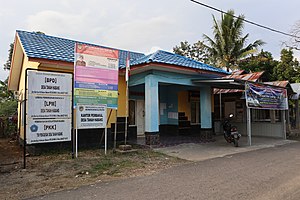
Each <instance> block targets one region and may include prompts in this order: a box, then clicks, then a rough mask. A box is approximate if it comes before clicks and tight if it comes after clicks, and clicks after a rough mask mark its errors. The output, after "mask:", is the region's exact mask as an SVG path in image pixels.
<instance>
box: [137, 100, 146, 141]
mask: <svg viewBox="0 0 300 200" xmlns="http://www.w3.org/2000/svg"><path fill="white" fill-rule="evenodd" d="M136 123H137V135H144V133H145V101H144V100H137V101H136Z"/></svg>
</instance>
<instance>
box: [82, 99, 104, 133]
mask: <svg viewBox="0 0 300 200" xmlns="http://www.w3.org/2000/svg"><path fill="white" fill-rule="evenodd" d="M76 113H77V117H76V119H77V128H78V129H89V128H105V127H106V105H81V104H78V105H77V110H76Z"/></svg>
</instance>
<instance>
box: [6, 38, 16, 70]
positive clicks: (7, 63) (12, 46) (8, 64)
mask: <svg viewBox="0 0 300 200" xmlns="http://www.w3.org/2000/svg"><path fill="white" fill-rule="evenodd" d="M13 51H14V43H10V45H9V50H8V58H7V61H6V63H5V64H4V65H3V66H4V69H5V70H10V67H11V59H12V54H13Z"/></svg>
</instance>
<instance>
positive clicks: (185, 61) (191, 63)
mask: <svg viewBox="0 0 300 200" xmlns="http://www.w3.org/2000/svg"><path fill="white" fill-rule="evenodd" d="M147 63H163V64H169V65H177V66H183V67H189V68H194V69H201V70H206V71H212V72H218V73H224V74H229V73H228V72H226V71H224V70H223V69H220V68H217V67H213V66H210V65H207V64H204V63H202V62H199V61H196V60H193V59H190V58H187V57H184V56H181V55H178V54H174V53H170V52H167V51H162V50H158V51H156V52H155V53H152V54H150V55H147V56H144V57H141V58H138V59H137V60H135V61H133V62H132V63H131V65H139V64H147Z"/></svg>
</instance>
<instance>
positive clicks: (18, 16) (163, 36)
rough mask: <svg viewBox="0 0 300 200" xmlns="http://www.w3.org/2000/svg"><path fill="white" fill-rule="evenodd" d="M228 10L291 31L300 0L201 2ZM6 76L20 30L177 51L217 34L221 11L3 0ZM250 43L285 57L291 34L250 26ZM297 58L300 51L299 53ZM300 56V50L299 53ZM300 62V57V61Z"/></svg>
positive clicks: (172, 0) (102, 1) (168, 2)
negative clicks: (182, 44) (258, 42)
mask: <svg viewBox="0 0 300 200" xmlns="http://www.w3.org/2000/svg"><path fill="white" fill-rule="evenodd" d="M199 1H200V2H202V3H206V4H209V5H211V6H214V7H217V8H219V9H221V10H223V11H227V10H229V9H233V10H234V11H235V13H236V15H239V14H244V15H245V17H246V19H248V20H251V21H254V22H256V23H259V24H262V25H265V26H269V27H272V28H274V29H278V30H281V31H284V32H289V31H290V30H291V28H292V26H293V25H294V24H295V23H296V22H297V21H298V20H300V14H299V8H300V1H299V0H289V1H282V0H264V1H262V0H243V1H240V0H222V1H220V0H199ZM0 3H1V7H0V27H1V29H0V64H1V66H0V80H4V79H5V78H6V77H7V76H8V74H9V72H8V71H4V70H3V64H4V63H5V62H6V60H7V57H8V49H9V44H10V43H11V42H13V41H14V37H15V32H16V30H25V31H41V32H44V33H46V34H47V35H52V36H58V37H63V38H68V39H74V40H79V41H83V42H88V43H94V44H99V45H103V46H108V47H114V48H119V49H123V50H131V51H136V52H141V53H145V54H148V53H151V52H154V51H156V50H158V49H162V50H166V51H172V48H173V47H174V46H176V45H178V44H179V43H180V42H181V41H184V40H187V41H188V42H189V43H194V42H196V41H198V40H203V34H207V35H209V36H211V35H212V15H215V16H216V18H217V19H220V13H218V12H216V11H213V10H210V9H207V8H205V7H202V6H199V5H197V4H195V3H193V2H191V1H190V0H85V1H79V0H51V1H49V0H44V1H41V0H26V1H19V0H9V1H7V0H0ZM246 33H249V40H248V42H253V41H255V40H257V39H261V40H263V41H264V42H266V44H265V45H264V46H263V47H262V48H263V49H264V50H265V51H270V52H271V53H272V54H273V56H274V58H275V59H279V57H280V51H281V49H282V48H283V46H282V42H284V41H287V40H289V37H287V36H284V35H280V34H277V33H273V32H270V31H267V30H265V29H261V28H258V27H256V26H253V25H250V24H245V27H244V34H246ZM295 53H296V54H295V55H296V56H298V55H297V52H295ZM299 55H300V54H299ZM298 60H299V59H298Z"/></svg>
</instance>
